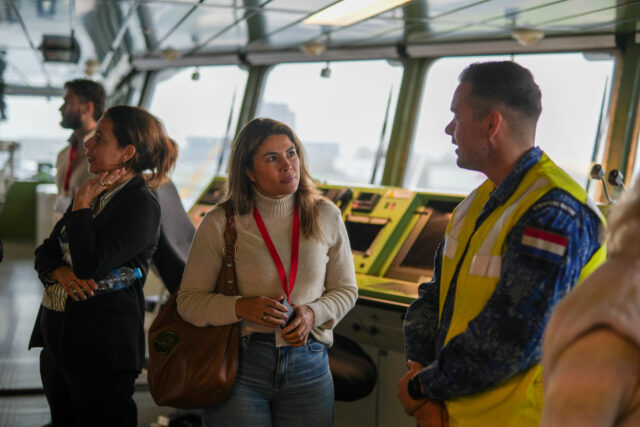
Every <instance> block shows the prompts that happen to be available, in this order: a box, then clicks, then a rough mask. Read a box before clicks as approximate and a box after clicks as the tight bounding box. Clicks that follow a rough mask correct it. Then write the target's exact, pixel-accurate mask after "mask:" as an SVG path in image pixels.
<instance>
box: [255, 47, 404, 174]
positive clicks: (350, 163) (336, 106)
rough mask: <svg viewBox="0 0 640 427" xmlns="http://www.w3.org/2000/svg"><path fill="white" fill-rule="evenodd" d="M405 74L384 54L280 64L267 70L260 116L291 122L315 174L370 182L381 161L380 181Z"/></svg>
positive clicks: (378, 171)
mask: <svg viewBox="0 0 640 427" xmlns="http://www.w3.org/2000/svg"><path fill="white" fill-rule="evenodd" d="M401 77H402V68H401V67H399V66H392V65H390V64H389V63H388V62H387V61H383V60H372V61H345V62H331V63H328V64H327V63H324V62H322V63H320V62H316V63H305V64H281V65H278V66H276V67H274V68H273V69H272V70H271V72H270V73H269V76H268V78H267V82H266V85H265V89H264V95H263V97H262V102H261V104H260V108H259V110H258V116H263V117H271V118H274V119H276V120H280V121H283V122H285V123H287V124H288V125H289V126H291V127H292V128H293V130H294V131H295V132H296V134H297V135H298V137H299V138H300V140H301V141H302V144H303V145H304V147H305V151H306V153H307V160H308V164H309V169H310V172H311V174H312V175H313V177H314V178H316V179H318V180H320V181H327V182H332V183H335V182H345V183H354V184H355V183H357V184H365V183H370V182H372V175H373V171H374V168H375V164H376V162H377V164H378V166H377V173H376V174H375V175H376V176H375V177H374V178H373V182H374V183H379V182H380V179H381V177H382V170H383V169H384V158H383V155H378V154H377V153H378V152H379V151H380V152H384V151H385V150H386V147H387V144H388V141H389V133H390V132H391V122H392V121H393V116H394V113H395V105H396V100H397V96H398V89H399V87H400V80H401ZM389 99H390V101H391V102H390V103H389V102H388V101H389ZM388 104H389V107H388V108H387V105H388ZM385 120H387V127H386V131H385V132H383V124H384V123H385ZM380 147H382V149H380Z"/></svg>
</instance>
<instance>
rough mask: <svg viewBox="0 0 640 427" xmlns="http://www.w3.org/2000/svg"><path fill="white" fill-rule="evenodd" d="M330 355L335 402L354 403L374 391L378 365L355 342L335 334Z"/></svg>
mask: <svg viewBox="0 0 640 427" xmlns="http://www.w3.org/2000/svg"><path fill="white" fill-rule="evenodd" d="M328 353H329V368H330V369H331V376H333V388H334V393H335V400H339V401H342V402H353V401H354V400H358V399H362V398H364V397H367V396H368V395H369V394H370V393H371V392H372V391H373V389H374V387H375V386H376V379H377V377H378V371H377V369H376V365H375V363H373V360H371V358H370V357H369V355H368V354H367V353H365V351H364V350H363V349H362V347H360V346H359V345H358V344H357V343H356V342H355V341H353V340H350V339H349V338H347V337H344V336H342V335H338V334H335V333H334V336H333V347H331V348H330V349H329V351H328Z"/></svg>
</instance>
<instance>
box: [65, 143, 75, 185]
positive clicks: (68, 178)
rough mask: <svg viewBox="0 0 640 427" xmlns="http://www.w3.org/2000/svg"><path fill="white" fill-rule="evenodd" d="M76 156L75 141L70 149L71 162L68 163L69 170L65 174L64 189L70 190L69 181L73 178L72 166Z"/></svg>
mask: <svg viewBox="0 0 640 427" xmlns="http://www.w3.org/2000/svg"><path fill="white" fill-rule="evenodd" d="M75 156H76V144H75V141H74V142H73V144H71V150H70V151H69V164H68V165H67V172H66V173H65V174H64V186H63V187H62V188H64V191H69V181H70V180H71V166H72V164H73V158H74V157H75Z"/></svg>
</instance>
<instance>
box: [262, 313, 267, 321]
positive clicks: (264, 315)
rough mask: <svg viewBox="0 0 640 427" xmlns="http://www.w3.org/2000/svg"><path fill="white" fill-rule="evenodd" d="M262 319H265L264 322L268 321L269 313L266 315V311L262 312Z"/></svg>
mask: <svg viewBox="0 0 640 427" xmlns="http://www.w3.org/2000/svg"><path fill="white" fill-rule="evenodd" d="M262 321H263V322H266V321H267V315H266V313H263V314H262Z"/></svg>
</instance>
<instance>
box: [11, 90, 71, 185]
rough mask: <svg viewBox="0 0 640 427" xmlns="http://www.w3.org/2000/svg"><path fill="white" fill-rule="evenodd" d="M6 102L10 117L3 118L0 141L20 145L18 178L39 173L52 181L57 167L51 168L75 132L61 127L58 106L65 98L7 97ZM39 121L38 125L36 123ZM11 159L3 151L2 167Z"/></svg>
mask: <svg viewBox="0 0 640 427" xmlns="http://www.w3.org/2000/svg"><path fill="white" fill-rule="evenodd" d="M5 101H6V104H7V106H6V113H7V120H5V121H0V140H3V141H15V142H18V143H19V144H20V146H19V148H18V149H17V151H16V152H15V153H14V166H15V169H14V175H15V177H16V178H18V179H30V178H32V177H34V176H35V175H37V174H38V172H40V177H39V179H42V180H46V179H47V178H50V179H51V180H53V176H54V175H55V170H52V169H51V168H53V167H54V166H55V164H56V157H57V156H58V151H60V150H62V149H63V148H64V147H65V146H66V145H67V139H69V137H70V136H71V133H72V131H71V130H70V129H63V128H62V127H61V126H60V120H61V118H60V111H58V109H59V108H60V106H61V105H62V102H63V101H62V98H61V97H57V96H54V97H50V98H45V97H40V96H6V97H5ZM36 122H37V126H34V123H36ZM8 160H9V158H8V153H7V152H0V170H1V169H3V166H4V165H5V164H6V162H7V161H8ZM47 164H48V165H47ZM38 165H40V167H39V166H38ZM39 169H40V170H39ZM47 175H49V177H47Z"/></svg>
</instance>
